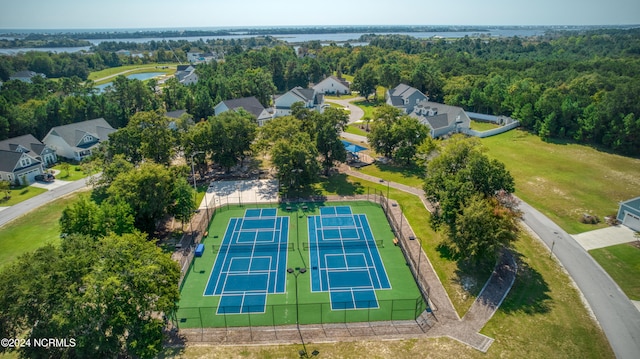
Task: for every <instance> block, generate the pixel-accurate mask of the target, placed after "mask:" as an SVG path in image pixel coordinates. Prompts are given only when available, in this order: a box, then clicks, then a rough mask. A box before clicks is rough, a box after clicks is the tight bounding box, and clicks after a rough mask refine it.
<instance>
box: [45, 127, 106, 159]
mask: <svg viewBox="0 0 640 359" xmlns="http://www.w3.org/2000/svg"><path fill="white" fill-rule="evenodd" d="M115 131H116V130H115V129H114V128H113V127H111V125H109V123H108V122H107V121H106V120H105V119H104V118H97V119H94V120H89V121H84V122H78V123H72V124H69V125H64V126H57V127H54V128H52V129H51V130H49V133H47V135H46V136H45V137H44V139H43V140H42V142H44V144H46V145H47V146H49V147H51V148H53V149H54V150H55V151H56V153H57V155H58V156H60V157H65V158H68V159H72V160H76V161H81V160H82V159H83V158H85V157H87V156H90V155H91V153H92V151H93V150H94V149H95V148H96V147H97V146H98V145H99V144H100V143H101V142H104V141H107V140H108V139H109V134H111V133H113V132H115Z"/></svg>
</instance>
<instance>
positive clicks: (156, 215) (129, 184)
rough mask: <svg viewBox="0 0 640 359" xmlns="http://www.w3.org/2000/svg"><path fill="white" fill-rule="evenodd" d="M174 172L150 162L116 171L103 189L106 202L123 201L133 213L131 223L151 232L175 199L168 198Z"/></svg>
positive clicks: (170, 196) (170, 193) (172, 185)
mask: <svg viewBox="0 0 640 359" xmlns="http://www.w3.org/2000/svg"><path fill="white" fill-rule="evenodd" d="M174 185H175V180H174V175H173V174H172V173H171V172H170V171H169V170H168V169H167V168H165V167H164V166H161V165H159V164H156V163H152V162H145V163H142V164H141V165H140V166H139V167H137V168H135V169H133V170H131V171H127V172H122V173H120V174H119V175H118V176H117V177H116V178H115V179H114V180H113V182H112V183H111V186H109V188H108V189H107V194H108V196H109V198H108V201H110V202H111V203H119V202H124V203H126V204H128V205H129V207H131V209H132V210H133V213H134V218H135V226H136V228H138V229H140V230H141V231H143V232H145V233H148V234H152V233H154V231H155V229H156V224H157V222H158V221H160V219H162V217H163V216H164V215H166V214H167V213H168V210H169V207H170V205H172V204H173V203H174V202H175V200H174V199H173V197H172V193H173V187H174Z"/></svg>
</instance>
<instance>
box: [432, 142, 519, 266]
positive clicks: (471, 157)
mask: <svg viewBox="0 0 640 359" xmlns="http://www.w3.org/2000/svg"><path fill="white" fill-rule="evenodd" d="M438 152H439V153H438V154H437V156H436V157H434V158H433V159H431V160H429V161H428V163H427V167H426V177H425V184H424V190H425V193H426V195H427V198H428V199H429V200H430V201H432V202H433V203H434V204H435V207H436V211H435V213H433V214H432V216H431V225H432V227H433V228H434V229H440V230H443V231H444V232H445V233H446V234H447V236H448V238H449V240H450V241H451V243H452V244H453V248H454V252H455V253H456V254H457V255H458V256H460V257H462V258H465V257H466V258H472V259H474V260H477V261H482V260H487V259H493V258H495V256H496V255H497V253H498V251H499V250H500V249H501V248H502V247H504V246H508V245H509V243H510V242H511V241H513V240H515V238H516V236H515V233H517V230H518V226H517V224H516V219H517V218H519V216H520V212H519V211H518V210H517V208H516V206H514V205H513V201H507V199H508V198H509V197H510V194H511V193H513V191H514V190H515V188H514V181H513V177H511V174H510V173H509V172H508V171H507V170H506V169H505V167H504V165H503V164H502V163H500V162H498V161H497V160H490V159H488V158H487V156H486V155H485V154H484V153H482V149H481V147H480V144H479V142H478V140H477V139H476V138H464V137H462V136H454V137H452V138H451V139H450V140H449V141H447V142H446V144H443V145H441V146H440V147H439V148H438Z"/></svg>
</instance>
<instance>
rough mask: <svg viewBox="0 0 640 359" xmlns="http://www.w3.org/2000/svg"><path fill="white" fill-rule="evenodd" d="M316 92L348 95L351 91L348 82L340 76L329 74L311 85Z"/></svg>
mask: <svg viewBox="0 0 640 359" xmlns="http://www.w3.org/2000/svg"><path fill="white" fill-rule="evenodd" d="M313 89H314V90H316V91H317V92H321V93H324V94H330V95H348V94H350V93H351V89H350V87H349V83H348V82H347V81H346V80H345V79H342V78H338V77H336V76H329V77H327V78H325V79H324V80H322V81H320V82H318V83H317V84H316V85H314V86H313Z"/></svg>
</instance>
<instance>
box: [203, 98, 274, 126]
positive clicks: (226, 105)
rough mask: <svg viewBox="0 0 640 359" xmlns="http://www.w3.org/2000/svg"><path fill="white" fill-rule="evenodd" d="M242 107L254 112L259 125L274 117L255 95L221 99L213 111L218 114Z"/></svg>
mask: <svg viewBox="0 0 640 359" xmlns="http://www.w3.org/2000/svg"><path fill="white" fill-rule="evenodd" d="M240 108H242V109H244V110H245V111H247V112H249V113H250V114H252V115H253V116H254V117H255V118H256V120H257V121H258V126H262V125H264V124H265V122H267V121H269V120H270V119H271V118H272V117H273V116H272V114H271V112H269V110H267V109H265V108H264V106H262V104H261V103H260V101H258V99H257V98H255V96H251V97H244V98H238V99H233V100H226V101H221V102H220V103H219V104H217V105H216V106H215V107H214V108H213V111H214V113H215V115H216V116H218V115H219V114H221V113H223V112H226V111H230V110H233V111H236V110H238V109H240Z"/></svg>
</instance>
